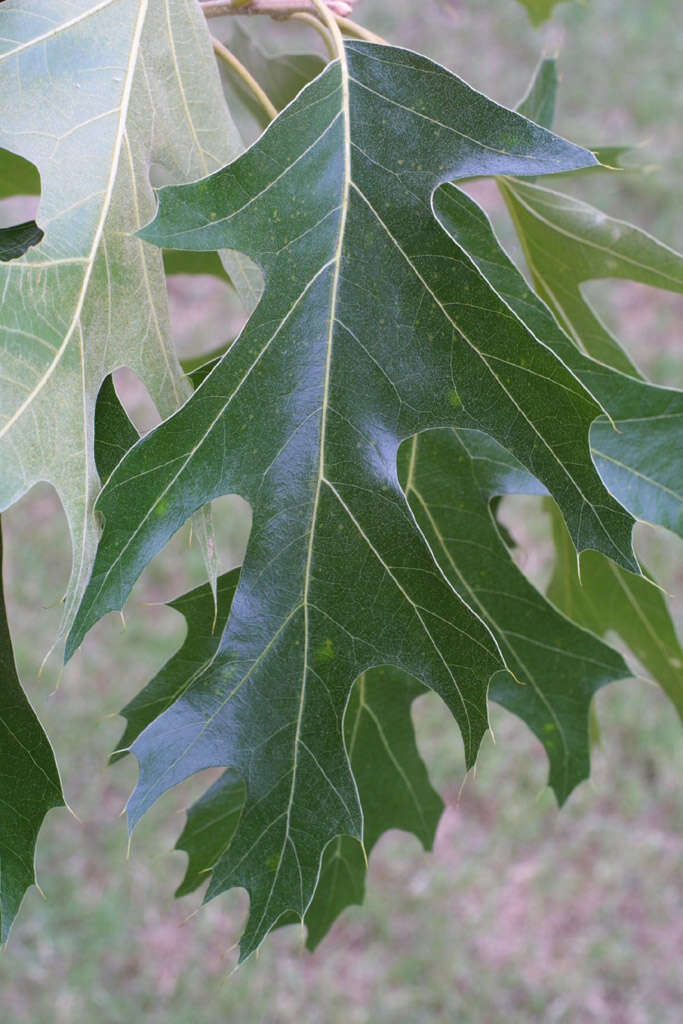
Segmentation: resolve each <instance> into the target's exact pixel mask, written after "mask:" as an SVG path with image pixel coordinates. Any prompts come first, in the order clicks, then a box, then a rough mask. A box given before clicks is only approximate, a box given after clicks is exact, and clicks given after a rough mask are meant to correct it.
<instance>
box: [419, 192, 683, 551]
mask: <svg viewBox="0 0 683 1024" xmlns="http://www.w3.org/2000/svg"><path fill="white" fill-rule="evenodd" d="M506 187H507V186H506ZM515 187H516V186H515ZM525 187H527V188H528V187H529V186H527V185H526V183H525ZM567 199H568V201H569V202H573V201H574V200H572V199H571V198H570V197H567ZM435 207H436V210H437V215H438V216H439V219H440V220H441V221H442V223H443V224H444V226H445V227H446V228H447V229H448V230H449V231H450V233H451V234H452V236H453V238H454V239H456V240H457V241H458V243H459V244H460V245H461V246H462V248H463V250H464V251H465V252H467V253H468V255H469V256H470V258H471V259H473V260H474V261H475V263H476V265H477V266H478V267H479V269H480V271H481V272H482V274H484V275H485V276H486V278H487V280H488V281H489V283H490V284H491V286H492V287H493V288H495V289H496V291H497V293H498V294H499V295H500V296H501V297H502V298H503V299H504V300H505V302H506V303H507V304H508V306H509V307H510V309H511V310H512V311H513V312H514V313H515V314H516V316H518V317H519V318H520V319H521V320H523V321H524V323H526V324H527V326H528V328H529V329H530V330H531V331H533V333H534V334H535V336H536V337H537V338H539V339H540V340H541V341H542V342H543V343H544V344H545V345H547V346H548V347H549V348H550V349H552V351H553V352H555V353H556V354H557V355H558V356H559V357H560V358H561V359H562V360H563V362H564V363H565V364H566V365H567V366H568V367H570V368H571V369H572V370H573V372H574V373H575V374H576V376H577V377H578V378H579V380H580V381H581V382H582V383H583V384H584V385H585V386H586V387H587V388H588V390H589V391H590V392H591V394H592V395H594V396H595V398H596V400H597V401H599V402H600V404H601V405H602V408H603V409H604V411H605V413H606V414H607V415H604V416H599V417H598V418H597V419H596V420H595V421H594V422H593V423H592V424H591V428H590V445H591V455H592V458H593V461H594V463H595V465H596V468H597V470H598V472H599V474H600V476H601V478H602V480H603V483H604V484H605V486H606V487H607V489H608V490H609V491H610V492H611V493H612V494H613V495H614V496H615V497H616V498H617V500H618V501H619V502H620V503H621V504H622V505H623V506H624V508H626V509H628V511H629V512H630V513H631V514H632V515H633V516H634V517H636V518H638V519H640V520H642V521H645V522H648V523H651V524H653V525H657V526H664V527H666V528H667V529H669V530H671V531H672V532H674V533H677V534H678V535H679V536H683V479H682V478H681V466H682V462H681V459H680V457H679V453H680V452H681V451H683V393H681V392H680V391H677V390H675V389H674V388H665V387H661V386H659V385H657V384H651V383H650V382H649V381H645V380H642V379H641V378H639V377H634V376H632V375H631V374H629V373H625V372H621V371H620V370H619V369H618V367H612V366H610V365H608V364H605V363H604V362H601V361H600V360H598V359H594V358H591V357H590V356H588V355H586V354H585V353H584V352H583V351H581V350H580V349H579V348H578V347H577V346H576V344H575V343H574V341H573V340H570V338H569V337H568V336H567V334H565V333H564V331H563V330H562V329H561V328H560V326H559V325H558V323H557V321H556V320H555V318H554V317H553V316H552V314H551V313H550V311H549V309H548V308H547V306H546V305H545V303H544V302H543V301H542V300H541V299H539V297H538V296H537V295H536V294H535V293H534V292H533V291H531V289H530V288H529V287H528V285H527V282H526V281H525V280H524V278H523V277H522V275H521V274H520V272H519V271H518V270H517V268H516V267H515V266H514V264H513V263H512V261H511V260H510V258H509V257H508V255H507V253H505V252H504V250H503V249H502V248H501V246H500V244H499V242H498V239H497V238H496V236H495V234H494V232H493V229H492V227H491V224H490V222H489V220H488V218H487V217H486V214H485V213H484V211H483V210H482V209H481V208H480V207H479V206H477V204H476V203H474V202H473V201H472V200H471V199H470V198H469V197H468V196H466V195H465V194H464V193H463V192H462V191H461V190H460V189H458V188H456V187H455V186H445V187H443V188H441V189H439V191H438V192H437V194H436V196H435ZM633 230H634V231H636V229H635V228H634V229H633ZM656 244H657V245H659V243H656ZM672 257H676V259H675V260H673V259H672ZM667 259H669V260H671V261H672V262H671V266H672V267H674V268H678V269H677V272H683V257H681V256H680V255H679V254H677V253H674V252H673V251H672V250H670V249H669V250H667ZM614 344H615V346H616V345H617V343H616V342H614ZM617 347H618V346H617ZM619 351H620V352H621V349H620V348H619Z"/></svg>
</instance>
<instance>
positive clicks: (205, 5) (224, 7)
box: [199, 0, 353, 18]
mask: <svg viewBox="0 0 683 1024" xmlns="http://www.w3.org/2000/svg"><path fill="white" fill-rule="evenodd" d="M352 2H353V0H351V3H347V0H327V4H326V6H327V7H328V9H329V10H330V11H331V12H332V13H333V14H334V15H340V16H342V17H346V15H347V14H350V13H351V10H352ZM199 6H200V7H201V9H202V11H203V12H204V15H205V16H206V17H207V18H219V17H222V16H223V15H225V14H267V15H270V17H271V18H288V17H289V15H290V14H299V13H302V12H303V13H304V14H306V13H308V14H312V13H313V12H314V11H317V10H318V8H317V7H316V5H315V3H314V2H313V0H242V2H240V0H233V2H232V3H231V2H229V0H199Z"/></svg>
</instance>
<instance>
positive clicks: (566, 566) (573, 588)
mask: <svg viewBox="0 0 683 1024" xmlns="http://www.w3.org/2000/svg"><path fill="white" fill-rule="evenodd" d="M548 507H549V511H550V514H551V516H552V525H553V536H554V541H555V570H554V573H553V577H552V579H551V581H550V584H549V586H548V590H547V596H548V598H549V600H551V601H552V602H553V603H554V604H555V605H556V607H558V608H560V609H561V610H562V611H563V612H564V613H565V615H567V616H569V618H570V619H573V621H574V622H579V623H580V624H581V625H582V626H585V627H586V629H590V630H592V632H593V633H596V634H597V635H598V636H605V635H606V634H607V633H608V632H609V631H611V632H614V633H616V634H617V635H618V636H619V637H621V639H622V640H623V642H624V643H625V644H626V646H627V647H628V648H630V650H631V651H632V652H633V654H634V655H635V656H636V658H637V659H638V662H640V664H641V665H642V666H643V667H644V669H645V671H646V672H648V673H649V675H650V676H651V678H652V680H653V681H654V682H656V683H658V684H659V685H660V686H661V687H662V689H663V690H664V692H665V693H666V695H667V697H669V699H670V700H671V702H672V704H673V705H674V707H675V708H676V710H677V711H678V714H679V717H680V718H681V719H682V720H683V649H682V648H681V644H680V642H679V640H678V637H677V635H676V628H675V626H674V624H673V622H672V620H671V616H670V614H669V610H668V608H667V606H666V600H665V598H664V595H663V593H662V591H661V589H660V588H659V587H658V586H657V585H656V584H655V583H654V582H652V581H651V579H649V578H648V576H647V575H643V576H634V575H633V573H629V572H624V571H623V569H620V568H619V566H618V565H615V564H614V563H613V562H610V561H609V559H607V558H604V557H603V556H602V555H599V554H598V552H597V551H587V552H585V554H584V555H583V556H582V558H581V577H580V578H579V574H578V566H577V563H576V555H575V553H574V551H573V549H572V545H571V541H570V540H569V537H568V536H567V531H566V529H565V527H564V524H563V523H562V521H561V519H560V517H559V516H558V515H557V512H556V509H554V508H553V507H552V504H551V503H550V502H549V503H548ZM634 674H637V671H636V672H635V673H634Z"/></svg>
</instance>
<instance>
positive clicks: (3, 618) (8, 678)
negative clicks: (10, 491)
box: [0, 534, 64, 942]
mask: <svg viewBox="0 0 683 1024" xmlns="http://www.w3.org/2000/svg"><path fill="white" fill-rule="evenodd" d="M1 568H2V535H1V534H0V569H1ZM63 805H64V799H63V797H62V787H61V783H60V781H59V773H58V771H57V765H56V764H55V758H54V754H53V753H52V748H51V747H50V741H49V740H48V738H47V736H46V735H45V733H44V732H43V730H42V728H41V726H40V722H39V721H38V719H37V718H36V715H35V712H34V710H33V708H32V707H31V705H30V704H29V702H28V700H27V699H26V696H25V694H24V692H23V690H22V688H21V684H20V682H19V679H18V677H17V670H16V667H15V664H14V655H13V654H12V644H11V641H10V634H9V627H8V625H7V613H6V611H5V599H4V594H3V591H2V587H1V586H0V942H6V941H7V938H8V936H9V930H10V927H11V925H12V922H13V920H14V918H15V917H16V915H17V912H18V910H19V906H20V904H21V901H22V899H23V898H24V893H25V892H26V890H27V889H28V887H29V886H30V885H33V883H34V881H35V871H34V866H33V858H34V851H35V846H36V839H37V838H38V831H39V829H40V826H41V824H42V822H43V818H44V817H45V815H46V814H47V812H48V811H49V810H50V809H51V808H52V807H62V806H63Z"/></svg>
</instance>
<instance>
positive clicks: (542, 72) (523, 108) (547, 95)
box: [517, 57, 558, 128]
mask: <svg viewBox="0 0 683 1024" xmlns="http://www.w3.org/2000/svg"><path fill="white" fill-rule="evenodd" d="M557 85H558V79H557V62H556V61H555V59H554V58H553V57H545V58H544V59H543V60H542V61H541V62H540V64H539V65H538V67H537V68H536V71H535V72H534V77H533V78H532V80H531V84H530V86H529V89H528V90H527V93H526V95H525V96H524V98H523V99H522V100H520V102H519V103H518V104H517V111H518V113H520V114H524V116H525V117H528V118H529V120H530V121H535V122H536V124H540V125H543V127H544V128H552V126H553V121H554V120H555V102H556V100H557Z"/></svg>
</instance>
